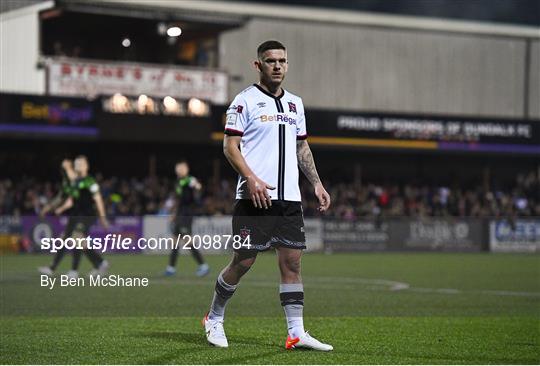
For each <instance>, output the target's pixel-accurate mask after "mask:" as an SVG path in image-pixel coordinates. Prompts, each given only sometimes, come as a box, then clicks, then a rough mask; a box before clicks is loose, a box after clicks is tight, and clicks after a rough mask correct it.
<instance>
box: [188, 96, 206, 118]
mask: <svg viewBox="0 0 540 366" xmlns="http://www.w3.org/2000/svg"><path fill="white" fill-rule="evenodd" d="M188 113H189V114H190V115H192V116H204V115H206V114H207V113H208V106H207V104H206V103H205V102H203V101H202V100H200V99H197V98H191V99H190V100H189V102H188Z"/></svg>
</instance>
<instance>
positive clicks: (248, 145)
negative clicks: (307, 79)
mask: <svg viewBox="0 0 540 366" xmlns="http://www.w3.org/2000/svg"><path fill="white" fill-rule="evenodd" d="M225 134H227V135H229V136H242V140H241V144H240V149H241V152H242V156H243V157H244V159H245V160H246V162H247V164H248V166H249V167H250V168H251V170H252V171H253V172H254V173H255V175H256V176H257V177H259V178H260V179H262V180H263V181H265V182H266V183H268V184H270V185H271V186H274V187H276V189H275V190H268V193H269V194H270V197H271V198H272V200H284V201H297V202H299V201H301V200H302V199H301V197H300V188H299V186H298V161H297V158H296V140H302V139H306V138H307V132H306V119H305V116H304V105H303V104H302V99H301V98H300V97H298V96H296V95H294V94H292V93H289V92H288V91H286V90H284V89H283V90H282V93H281V95H279V96H277V97H275V96H273V95H272V94H270V93H268V92H267V91H266V90H264V89H263V88H262V87H261V86H259V85H257V84H253V85H252V86H250V87H248V88H247V89H245V90H243V91H242V92H241V93H240V94H238V95H237V96H236V97H235V98H234V100H233V102H232V104H231V105H230V106H229V109H227V119H226V123H225ZM236 198H237V199H250V197H249V192H248V190H247V184H246V181H245V179H243V178H242V177H239V178H238V186H237V188H236Z"/></svg>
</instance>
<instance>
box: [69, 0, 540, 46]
mask: <svg viewBox="0 0 540 366" xmlns="http://www.w3.org/2000/svg"><path fill="white" fill-rule="evenodd" d="M61 3H62V4H64V5H66V6H76V5H77V4H78V5H79V6H80V5H87V6H93V7H96V6H104V7H108V8H110V9H114V8H123V9H126V8H129V9H131V10H133V11H136V10H143V9H144V10H145V12H148V11H149V10H150V11H156V12H168V14H169V15H171V13H170V12H173V13H174V15H176V14H181V15H182V17H187V16H189V17H192V18H193V17H195V18H196V17H203V18H205V19H206V21H208V20H209V19H210V18H212V19H214V20H215V21H216V22H230V23H235V22H236V23H239V24H240V23H242V22H243V21H245V19H247V18H250V17H262V18H281V19H290V20H301V21H314V22H325V23H338V24H347V25H363V26H373V27H383V28H406V29H414V30H422V31H432V32H451V33H467V34H477V35H492V36H502V37H525V38H536V39H540V28H538V27H531V26H516V25H501V24H496V23H487V22H474V21H457V20H448V19H439V18H426V17H415V16H402V15H399V16H398V15H382V14H376V13H368V12H359V11H351V10H332V9H328V8H316V7H305V6H287V11H284V6H283V5H282V4H277V5H273V4H270V5H268V4H259V3H246V2H235V1H217V0H213V1H210V0H183V1H169V0H137V1H130V0H71V1H69V2H67V1H65V2H61ZM209 17H210V18H209ZM193 20H195V19H193Z"/></svg>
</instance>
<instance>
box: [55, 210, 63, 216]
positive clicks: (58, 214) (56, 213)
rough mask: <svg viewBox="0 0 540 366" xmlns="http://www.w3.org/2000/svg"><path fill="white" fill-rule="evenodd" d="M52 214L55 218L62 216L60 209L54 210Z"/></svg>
mask: <svg viewBox="0 0 540 366" xmlns="http://www.w3.org/2000/svg"><path fill="white" fill-rule="evenodd" d="M54 214H55V215H56V216H60V215H61V214H62V210H61V209H60V208H57V209H56V210H54Z"/></svg>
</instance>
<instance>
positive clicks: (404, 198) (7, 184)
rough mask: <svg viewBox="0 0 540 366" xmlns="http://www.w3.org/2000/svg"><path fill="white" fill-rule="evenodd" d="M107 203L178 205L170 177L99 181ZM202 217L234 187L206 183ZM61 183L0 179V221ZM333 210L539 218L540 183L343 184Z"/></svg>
mask: <svg viewBox="0 0 540 366" xmlns="http://www.w3.org/2000/svg"><path fill="white" fill-rule="evenodd" d="M96 178H97V180H98V182H99V184H100V188H101V192H102V194H103V197H104V199H105V202H106V209H107V214H108V215H110V216H125V215H167V214H169V213H170V212H171V209H172V208H173V207H174V204H175V195H174V190H173V186H174V180H173V179H172V177H170V178H169V177H146V178H144V179H139V178H118V177H107V178H104V177H103V176H101V175H100V174H98V175H97V176H96ZM202 183H203V190H202V192H201V194H200V196H199V197H197V199H198V204H197V206H196V211H197V212H196V213H197V214H199V215H226V214H231V213H232V208H233V202H234V196H235V187H236V181H235V180H234V179H221V180H215V179H211V180H208V181H204V180H203V181H202ZM59 188H60V182H58V181H41V180H36V179H35V178H29V177H26V178H21V179H18V180H12V179H7V178H6V179H0V215H35V214H38V213H39V211H40V210H41V208H42V207H43V206H44V205H45V204H46V203H47V202H49V201H50V200H51V199H52V198H53V197H54V196H55V195H56V194H57V192H58V190H59ZM327 189H328V191H329V193H330V195H331V197H332V207H331V209H330V210H329V212H328V213H326V215H328V216H331V217H336V218H342V219H346V220H354V219H356V218H359V217H399V216H409V217H410V216H413V217H422V216H438V217H441V216H442V217H444V216H457V217H468V216H470V217H503V216H540V180H539V177H538V174H537V173H535V172H530V173H527V174H522V175H519V176H518V177H516V180H515V184H514V185H513V186H512V187H510V188H508V189H500V190H499V189H493V188H488V189H486V188H485V187H483V186H482V185H478V186H477V187H476V188H470V189H464V188H459V187H446V186H430V185H417V184H403V185H400V184H390V185H388V184H386V185H379V184H375V183H363V184H358V183H356V184H355V183H343V184H335V185H330V186H328V187H327ZM301 190H302V197H303V198H304V214H305V215H306V216H318V215H320V213H319V212H318V210H317V207H318V203H317V200H316V198H315V196H314V195H313V190H312V188H311V187H310V186H309V185H308V184H307V183H306V182H303V183H302V184H301Z"/></svg>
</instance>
